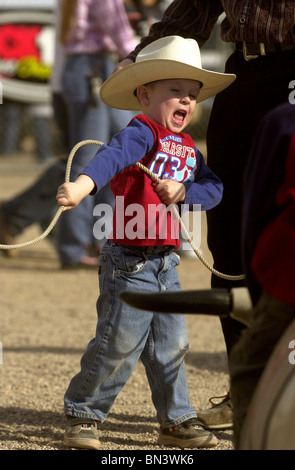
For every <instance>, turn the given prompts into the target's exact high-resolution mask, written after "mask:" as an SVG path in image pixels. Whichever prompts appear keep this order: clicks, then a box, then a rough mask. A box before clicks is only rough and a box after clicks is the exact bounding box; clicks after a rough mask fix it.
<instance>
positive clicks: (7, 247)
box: [0, 140, 245, 281]
mask: <svg viewBox="0 0 295 470" xmlns="http://www.w3.org/2000/svg"><path fill="white" fill-rule="evenodd" d="M88 144H94V145H103V142H100V141H99V140H82V141H81V142H78V143H77V144H76V145H75V146H74V147H73V149H72V150H71V153H70V155H69V158H68V161H67V167H66V173H65V182H66V183H68V182H69V181H70V172H71V167H72V161H73V158H74V155H75V154H76V152H77V150H78V149H79V148H80V147H82V146H83V145H88ZM136 165H137V166H138V167H139V168H141V169H142V170H143V171H144V172H145V173H147V174H148V175H149V176H150V177H151V178H153V179H154V180H155V181H157V182H158V183H159V182H160V181H161V180H160V178H159V177H158V176H157V175H155V174H154V173H153V172H152V171H151V170H149V169H148V168H146V167H145V166H144V165H142V164H141V163H140V162H137V163H136ZM172 207H173V210H174V213H175V215H176V217H177V219H178V221H179V223H180V225H181V228H182V231H183V233H184V235H185V237H186V238H187V240H188V242H189V243H190V245H191V247H192V249H193V251H194V252H195V254H196V255H197V257H198V258H199V259H200V261H201V262H202V263H203V265H204V266H205V267H206V268H207V269H209V271H211V272H212V273H213V274H215V275H216V276H218V277H221V278H223V279H227V280H233V281H238V280H241V279H245V275H244V274H241V275H238V276H231V275H229V274H223V273H221V272H219V271H217V270H216V269H214V268H213V267H212V266H211V265H210V264H209V263H208V261H206V259H205V258H204V257H203V255H202V252H201V251H200V250H199V249H198V248H196V246H195V245H194V242H193V240H192V238H191V236H190V234H189V232H188V230H187V228H186V226H185V224H184V223H183V220H182V219H181V217H180V215H179V213H178V211H177V209H176V207H175V206H174V205H172ZM63 210H64V206H61V207H60V208H59V209H58V211H57V213H56V214H55V216H54V217H53V219H52V221H51V223H50V224H49V226H48V227H47V229H46V230H45V231H44V232H43V233H42V234H41V235H40V236H39V237H37V238H35V239H33V240H30V241H27V242H24V243H18V244H17V245H1V244H0V250H15V249H18V248H25V247H27V246H31V245H34V244H35V243H38V242H39V241H41V240H43V239H44V238H46V237H47V235H48V234H49V233H50V232H51V230H52V229H53V227H54V226H55V225H56V223H57V221H58V219H59V217H60V215H61V213H62V212H63Z"/></svg>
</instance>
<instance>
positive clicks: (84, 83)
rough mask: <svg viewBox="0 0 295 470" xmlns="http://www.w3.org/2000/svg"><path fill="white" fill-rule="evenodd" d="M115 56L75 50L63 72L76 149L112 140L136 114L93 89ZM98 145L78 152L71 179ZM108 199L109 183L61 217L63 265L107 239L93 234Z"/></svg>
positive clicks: (111, 202) (110, 201)
mask: <svg viewBox="0 0 295 470" xmlns="http://www.w3.org/2000/svg"><path fill="white" fill-rule="evenodd" d="M114 66H115V65H114V62H113V60H112V57H111V56H110V55H108V54H106V53H104V52H101V53H99V54H75V55H70V56H68V58H67V60H66V64H65V68H64V73H63V90H64V96H65V100H66V103H67V110H68V119H69V143H70V148H71V149H72V148H73V147H74V146H75V145H76V144H77V143H78V142H80V141H82V140H88V139H90V140H98V141H101V142H109V141H110V139H111V137H112V135H114V134H115V133H116V132H119V131H120V130H121V129H123V128H124V127H125V126H126V125H127V124H128V122H129V121H130V119H132V117H133V116H134V114H133V113H132V112H129V111H124V110H118V109H112V108H109V107H108V106H106V105H105V104H104V103H102V102H101V100H100V98H99V96H98V93H97V92H95V91H93V88H92V83H93V79H94V78H99V79H100V80H101V81H104V80H105V79H106V78H107V77H108V76H109V75H110V74H111V72H112V71H113V69H114ZM96 151H97V147H95V146H93V145H91V144H89V145H85V146H83V147H80V148H79V150H78V151H77V152H76V154H75V156H74V159H73V164H72V171H71V180H72V181H73V180H75V179H76V177H77V176H78V174H79V173H80V172H81V170H83V168H85V166H86V165H87V164H88V163H89V161H90V160H91V158H92V157H93V156H94V155H95V153H96ZM99 203H104V204H108V205H110V206H111V207H114V197H113V195H112V193H111V190H110V187H109V185H106V186H105V187H104V188H102V189H101V191H99V193H98V195H97V196H96V197H93V196H88V197H86V198H85V199H84V200H83V201H82V202H81V203H80V204H79V206H78V207H76V208H75V209H73V210H71V211H67V212H64V213H63V215H62V217H61V220H60V238H59V247H58V251H59V256H60V261H61V264H62V265H64V266H65V265H71V264H75V263H78V262H79V261H80V260H81V258H82V257H83V256H85V255H86V254H87V248H86V247H88V246H93V245H100V244H103V243H104V242H105V239H106V237H107V235H108V233H105V237H104V238H103V239H101V240H95V238H94V235H93V225H94V218H93V209H94V206H95V205H96V204H99Z"/></svg>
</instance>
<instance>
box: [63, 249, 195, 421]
mask: <svg viewBox="0 0 295 470" xmlns="http://www.w3.org/2000/svg"><path fill="white" fill-rule="evenodd" d="M178 264H179V257H178V255H177V254H176V253H175V252H173V251H172V252H171V250H168V249H167V247H144V248H136V247H124V246H123V245H119V244H116V243H113V242H111V241H107V242H106V243H105V245H104V247H103V249H102V252H101V255H100V264H99V287H100V296H99V298H98V301H97V315H98V322H97V330H96V337H95V338H94V339H93V340H92V341H90V343H89V344H88V348H87V350H86V352H85V354H84V355H83V357H82V360H81V371H80V372H79V373H78V374H77V375H76V376H75V377H74V378H73V379H72V381H71V382H70V385H69V388H68V390H67V392H66V394H65V412H66V414H68V415H71V416H75V417H80V418H84V419H85V418H88V419H89V418H91V419H94V420H97V421H99V422H103V421H104V420H105V419H106V417H107V415H108V413H109V411H110V409H111V406H112V404H113V402H114V400H115V398H116V397H117V395H118V394H119V392H120V390H121V389H122V388H123V386H124V385H125V383H126V382H127V380H128V378H129V377H130V375H131V373H132V371H133V370H134V367H135V365H136V364H137V362H138V360H139V359H141V360H142V362H143V364H144V366H145V370H146V374H147V378H148V381H149V385H150V388H151V392H152V400H153V403H154V406H155V408H156V410H157V418H158V421H159V423H160V425H161V426H163V427H169V426H173V425H176V424H179V423H181V422H183V421H185V420H187V419H189V418H192V417H195V416H196V412H195V410H194V408H193V407H192V406H191V404H190V402H189V397H188V389H187V383H186V375H185V363H184V356H185V352H186V351H187V349H188V338H187V331H186V326H185V319H184V316H183V315H177V314H158V313H153V312H149V311H141V310H137V309H135V308H133V307H130V306H129V305H127V304H125V303H123V302H121V300H120V298H119V294H120V292H121V291H125V290H129V291H142V292H161V291H168V290H171V291H175V290H180V283H179V278H178V273H177V271H176V269H175V267H176V266H177V265H178Z"/></svg>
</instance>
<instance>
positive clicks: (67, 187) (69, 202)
mask: <svg viewBox="0 0 295 470" xmlns="http://www.w3.org/2000/svg"><path fill="white" fill-rule="evenodd" d="M94 186H95V184H94V182H93V180H92V179H91V178H89V177H88V176H86V175H81V176H79V177H78V178H77V180H76V181H75V182H74V183H64V184H62V185H61V186H59V188H58V190H57V194H56V200H57V203H58V204H59V205H60V206H64V210H69V209H74V208H75V207H77V206H78V204H80V202H81V201H82V199H84V197H86V196H88V195H89V194H90V193H91V191H92V190H93V188H94Z"/></svg>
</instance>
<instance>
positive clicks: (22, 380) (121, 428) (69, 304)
mask: <svg viewBox="0 0 295 470" xmlns="http://www.w3.org/2000/svg"><path fill="white" fill-rule="evenodd" d="M43 170H44V165H41V164H36V162H34V160H32V159H30V157H28V156H22V155H17V156H13V157H4V156H0V200H1V201H3V200H4V199H8V198H9V197H10V196H13V195H15V194H16V193H18V192H20V191H21V190H22V189H24V188H26V187H27V186H28V185H29V184H30V182H32V181H34V180H35V178H36V177H37V175H38V174H39V173H41V172H42V171H43ZM39 234H40V230H39V228H38V227H37V226H33V227H31V228H29V229H28V230H27V231H26V232H25V233H24V234H23V235H22V236H21V237H20V238H19V239H18V240H17V242H19V243H21V242H23V241H27V240H31V239H33V238H35V237H36V236H38V235H39ZM202 249H203V251H204V254H205V255H206V257H207V259H208V260H209V261H211V257H210V253H208V250H207V247H206V223H205V219H204V218H203V219H202ZM179 275H180V279H181V283H182V287H183V289H184V290H190V289H204V288H209V286H210V272H209V271H208V270H207V268H205V267H204V266H203V265H202V264H201V262H200V261H198V259H197V258H194V259H191V258H186V257H182V259H181V265H180V268H179ZM0 289H1V317H0V342H1V345H2V364H1V365H0V377H1V382H0V397H1V398H0V423H1V424H0V449H1V450H54V451H58V450H65V447H64V445H63V432H64V418H63V394H64V392H65V390H66V388H67V386H68V383H69V380H70V379H71V378H72V376H73V374H75V373H76V372H77V371H78V370H79V363H80V358H81V355H82V353H83V351H84V349H85V347H86V345H87V343H88V341H89V340H90V339H91V338H92V337H93V335H94V332H95V326H96V311H95V302H96V298H97V295H98V283H97V274H96V271H95V270H88V271H86V270H76V271H66V272H65V271H62V270H61V269H60V266H59V261H58V257H57V254H56V251H55V248H54V247H53V245H52V244H51V243H50V242H49V241H48V240H47V239H46V240H43V241H42V242H40V243H38V244H35V245H33V246H30V247H27V248H24V249H22V250H20V251H19V253H18V256H17V257H16V258H15V259H9V258H7V257H5V256H3V255H1V254H0ZM186 319H187V326H188V333H189V339H190V350H189V352H188V353H187V356H186V367H187V379H188V384H189V392H190V398H191V402H192V404H193V405H194V406H195V408H196V409H197V410H198V409H204V408H207V407H208V406H210V404H209V402H208V399H209V397H212V396H220V395H224V394H225V393H226V392H227V390H228V383H229V378H228V370H227V358H226V352H225V344H224V340H223V336H222V332H221V327H220V322H219V319H218V318H217V317H209V316H206V315H186ZM157 433H158V425H157V422H156V420H155V411H154V408H153V404H152V402H151V397H150V391H149V387H148V384H147V380H146V377H145V373H144V369H143V366H142V364H141V363H139V364H138V365H137V367H136V369H135V371H134V373H133V375H132V377H131V378H130V380H129V381H128V382H127V384H126V386H125V387H124V389H123V390H122V392H121V394H120V395H119V396H118V398H117V400H116V402H115V404H114V406H113V408H112V411H111V413H110V416H109V418H108V420H107V421H106V422H105V423H104V424H103V425H102V426H101V449H102V450H105V451H113V450H121V451H122V450H123V451H133V450H160V448H159V447H158V446H157V444H156V441H157ZM216 436H217V437H218V439H219V444H218V446H217V447H215V448H213V449H210V450H231V449H233V439H232V438H233V436H232V431H220V432H217V433H216Z"/></svg>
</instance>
